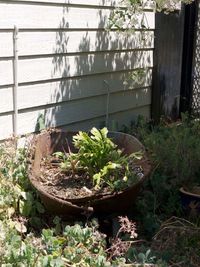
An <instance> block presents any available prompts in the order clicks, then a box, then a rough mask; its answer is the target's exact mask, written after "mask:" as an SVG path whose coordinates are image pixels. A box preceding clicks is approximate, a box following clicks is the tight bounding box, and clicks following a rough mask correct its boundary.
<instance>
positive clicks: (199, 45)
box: [191, 4, 200, 117]
mask: <svg viewBox="0 0 200 267" xmlns="http://www.w3.org/2000/svg"><path fill="white" fill-rule="evenodd" d="M197 12H198V15H197V22H196V37H195V43H194V46H195V48H194V63H193V64H194V65H193V66H194V67H193V74H194V75H193V85H192V103H191V109H192V110H191V111H192V114H193V115H195V116H198V117H200V4H198V11H197Z"/></svg>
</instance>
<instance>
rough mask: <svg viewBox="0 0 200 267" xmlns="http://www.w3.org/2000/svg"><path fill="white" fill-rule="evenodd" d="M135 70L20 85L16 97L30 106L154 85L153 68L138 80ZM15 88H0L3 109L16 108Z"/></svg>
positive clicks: (1, 108) (23, 106)
mask: <svg viewBox="0 0 200 267" xmlns="http://www.w3.org/2000/svg"><path fill="white" fill-rule="evenodd" d="M133 73H134V71H133V72H130V73H129V72H128V73H127V72H125V73H113V74H112V73H111V74H106V75H95V76H89V77H84V78H77V79H67V80H60V81H55V82H50V83H44V84H31V85H24V86H19V88H18V101H17V102H18V108H19V109H27V108H33V107H37V106H45V105H47V104H55V103H59V102H64V101H70V100H75V99H81V98H86V97H91V96H97V95H102V94H106V93H107V90H108V86H109V91H110V92H111V93H113V92H117V91H122V90H124V91H126V90H134V89H135V88H138V87H150V86H151V75H152V70H151V69H147V70H145V71H144V75H143V76H144V78H143V79H142V80H141V81H140V82H139V83H138V82H135V81H134V80H132V79H131V74H133ZM105 82H106V83H105ZM12 90H13V87H8V88H3V89H0V99H1V105H0V113H1V112H10V111H12V110H13V98H12ZM30 95H31V98H30ZM38 96H40V97H38Z"/></svg>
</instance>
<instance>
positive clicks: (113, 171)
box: [55, 128, 142, 190]
mask: <svg viewBox="0 0 200 267" xmlns="http://www.w3.org/2000/svg"><path fill="white" fill-rule="evenodd" d="M107 134H108V130H107V129H106V128H103V129H101V130H97V129H96V128H92V130H91V131H90V134H88V133H86V132H82V131H80V132H79V133H78V134H77V135H75V136H74V137H73V143H74V147H75V148H76V149H77V150H78V152H77V153H72V152H71V151H70V149H68V150H69V153H62V152H56V153H55V155H56V156H58V157H59V158H60V159H62V163H61V168H62V169H63V170H71V171H72V173H73V174H75V173H76V172H77V171H80V170H84V171H86V172H88V174H89V176H90V177H91V178H92V180H93V184H94V186H95V188H96V189H99V188H101V187H102V186H104V185H105V184H106V185H107V186H109V187H110V188H111V189H112V190H114V189H122V188H124V187H126V186H128V185H129V183H134V182H136V181H137V175H136V174H134V172H133V171H132V170H131V168H130V162H131V161H133V160H134V159H141V157H142V153H141V152H137V153H133V154H131V155H129V156H126V155H123V154H122V150H120V149H118V148H117V145H115V144H114V143H113V142H112V140H111V139H110V138H108V136H107ZM119 174H120V175H122V179H120V178H119V176H120V175H119Z"/></svg>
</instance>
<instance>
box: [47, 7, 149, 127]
mask: <svg viewBox="0 0 200 267" xmlns="http://www.w3.org/2000/svg"><path fill="white" fill-rule="evenodd" d="M91 10H92V9H91ZM94 10H95V9H94ZM94 10H92V11H94ZM69 12H70V8H66V7H64V8H63V17H62V19H61V22H60V25H59V30H58V32H57V34H56V40H55V48H54V57H53V59H52V66H53V68H52V79H56V80H55V82H54V83H52V86H53V87H55V88H54V93H53V94H52V95H51V101H50V102H51V103H54V105H52V107H50V108H48V109H46V110H45V114H44V116H45V125H46V126H47V127H55V126H59V127H63V126H66V125H67V126H66V127H67V128H68V129H70V130H72V129H73V130H76V129H85V128H88V129H89V128H91V127H92V126H94V125H95V126H97V127H98V126H101V125H102V124H105V120H106V113H107V112H109V113H113V114H115V113H117V112H121V110H123V109H125V110H126V109H127V108H128V107H126V101H127V100H128V102H129V103H127V104H128V106H130V105H131V104H130V97H132V101H135V103H136V105H139V104H140V102H141V101H143V99H142V98H143V97H144V95H145V94H146V93H147V91H145V89H144V90H143V91H142V93H141V92H140V93H139V92H134V90H130V87H131V86H132V88H133V87H134V86H136V87H137V84H136V83H134V81H131V80H130V81H128V82H126V83H124V81H125V80H126V79H127V77H128V76H129V74H130V73H131V72H129V70H132V69H134V68H135V67H137V66H138V64H137V62H139V63H140V64H139V65H140V66H144V65H146V64H150V57H147V58H145V57H143V52H142V51H137V52H133V51H128V52H124V51H123V50H122V49H123V47H124V46H126V47H129V46H131V42H132V41H133V40H132V38H131V39H130V37H129V36H127V37H123V39H122V38H120V36H119V38H114V37H113V34H114V33H113V32H112V31H111V32H108V31H105V30H104V28H105V25H106V22H107V17H106V16H105V15H104V14H103V10H99V11H98V13H97V19H98V21H99V23H98V27H97V28H98V29H99V30H98V31H95V30H94V29H92V30H91V29H90V30H89V29H88V30H86V31H84V30H80V31H78V29H75V30H74V31H73V30H71V29H70V27H71V25H70V22H69V21H68V20H67V19H68V15H69ZM86 19H87V18H86ZM77 40H78V41H77ZM136 42H138V40H137V41H136ZM135 46H136V44H135ZM109 50H112V51H109ZM113 70H114V71H116V72H113V73H112V71H113ZM145 79H150V77H149V76H146V77H145ZM108 90H109V91H110V93H111V96H110V101H109V107H108V105H107V104H108V102H107V101H108V98H107V97H108ZM127 91H129V94H128V96H127V94H126V92H127ZM133 116H134V114H133ZM110 117H112V115H111V116H110ZM109 123H110V124H111V119H110V120H109Z"/></svg>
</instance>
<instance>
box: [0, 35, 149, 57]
mask: <svg viewBox="0 0 200 267" xmlns="http://www.w3.org/2000/svg"><path fill="white" fill-rule="evenodd" d="M0 36H1V40H0V57H9V56H13V36H12V33H1V35H0ZM138 48H153V31H149V32H144V31H143V32H136V33H135V34H134V35H132V36H127V35H125V34H124V35H123V34H119V33H117V32H107V31H92V32H90V31H80V32H77V31H75V32H66V31H58V32H55V31H52V32H21V33H20V34H19V39H18V54H19V56H24V55H48V54H58V53H59V54H60V53H79V52H92V51H109V50H127V49H128V50H130V49H138Z"/></svg>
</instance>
